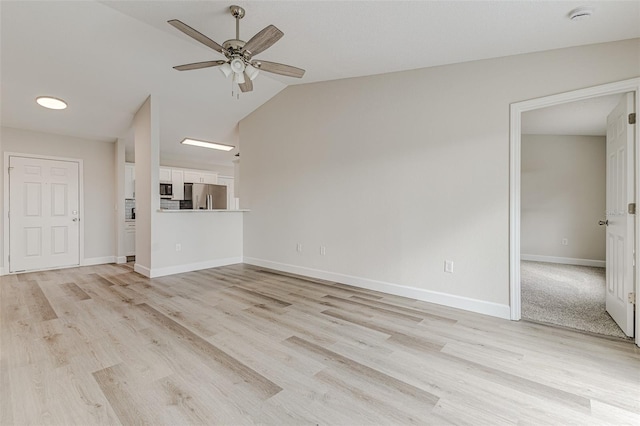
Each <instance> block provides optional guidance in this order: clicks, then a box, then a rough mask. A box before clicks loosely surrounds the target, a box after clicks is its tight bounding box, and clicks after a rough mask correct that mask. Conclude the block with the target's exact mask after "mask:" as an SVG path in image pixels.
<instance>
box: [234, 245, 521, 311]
mask: <svg viewBox="0 0 640 426" xmlns="http://www.w3.org/2000/svg"><path fill="white" fill-rule="evenodd" d="M244 263H247V264H249V265H255V266H261V267H263V268H269V269H274V270H276V271H282V272H288V273H291V274H297V275H302V276H306V277H311V278H317V279H322V280H327V281H334V282H338V283H342V284H348V285H352V286H354V287H360V288H366V289H368V290H375V291H380V292H383V293H388V294H393V295H396V296H403V297H409V298H411V299H417V300H422V301H424V302H430V303H436V304H438V305H444V306H449V307H452V308H458V309H464V310H466V311H471V312H477V313H480V314H485V315H491V316H493V317H498V318H503V319H509V306H508V305H501V304H499V303H494V302H487V301H484V300H478V299H471V298H469V297H463V296H456V295H454V294H447V293H440V292H437V291H430V290H425V289H421V288H416V287H408V286H404V285H399V284H393V283H388V282H384V281H377V280H372V279H369V278H362V277H356V276H352V275H344V274H338V273H335V272H329V271H322V270H319V269H312V268H305V267H302V266H295V265H289V264H286V263H278V262H272V261H270V260H264V259H256V258H252V257H245V258H244Z"/></svg>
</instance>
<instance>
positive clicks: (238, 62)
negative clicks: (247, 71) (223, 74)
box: [231, 58, 245, 74]
mask: <svg viewBox="0 0 640 426" xmlns="http://www.w3.org/2000/svg"><path fill="white" fill-rule="evenodd" d="M244 68H245V65H244V61H243V60H242V59H240V58H233V59H232V60H231V70H232V71H233V72H235V73H236V74H242V73H243V72H244Z"/></svg>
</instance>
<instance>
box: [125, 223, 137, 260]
mask: <svg viewBox="0 0 640 426" xmlns="http://www.w3.org/2000/svg"><path fill="white" fill-rule="evenodd" d="M124 251H125V254H124V255H125V256H135V255H136V223H135V222H126V223H125V225H124Z"/></svg>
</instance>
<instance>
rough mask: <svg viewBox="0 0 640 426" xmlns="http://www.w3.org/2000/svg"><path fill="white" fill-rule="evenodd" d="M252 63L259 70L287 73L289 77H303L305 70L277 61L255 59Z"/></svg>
mask: <svg viewBox="0 0 640 426" xmlns="http://www.w3.org/2000/svg"><path fill="white" fill-rule="evenodd" d="M252 65H253V66H254V67H256V68H258V69H259V70H262V71H267V72H272V73H274V74H280V75H286V76H288V77H295V78H302V76H303V75H304V70H303V69H302V68H296V67H292V66H291V65H284V64H279V63H277V62H269V61H253V62H252Z"/></svg>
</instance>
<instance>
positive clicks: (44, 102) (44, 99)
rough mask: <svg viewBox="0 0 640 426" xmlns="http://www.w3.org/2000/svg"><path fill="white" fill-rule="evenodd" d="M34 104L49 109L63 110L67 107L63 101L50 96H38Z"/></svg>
mask: <svg viewBox="0 0 640 426" xmlns="http://www.w3.org/2000/svg"><path fill="white" fill-rule="evenodd" d="M36 102H37V103H38V105H40V106H43V107H45V108H49V109H65V108H66V107H67V103H66V102H65V101H63V100H62V99H58V98H53V97H51V96H39V97H37V98H36Z"/></svg>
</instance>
